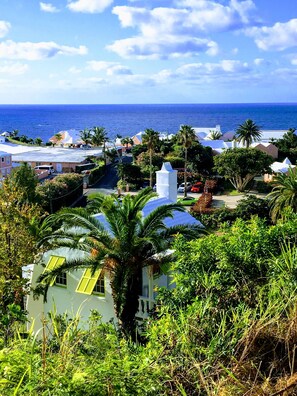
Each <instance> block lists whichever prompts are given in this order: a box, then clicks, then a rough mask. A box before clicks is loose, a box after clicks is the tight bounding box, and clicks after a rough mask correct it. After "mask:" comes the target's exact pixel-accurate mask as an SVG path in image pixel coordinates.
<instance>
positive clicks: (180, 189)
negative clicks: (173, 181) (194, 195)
mask: <svg viewBox="0 0 297 396" xmlns="http://www.w3.org/2000/svg"><path fill="white" fill-rule="evenodd" d="M191 187H192V184H191V183H190V182H187V186H186V190H187V191H190V190H191ZM177 192H180V193H183V192H185V183H182V184H180V186H179V187H178V189H177Z"/></svg>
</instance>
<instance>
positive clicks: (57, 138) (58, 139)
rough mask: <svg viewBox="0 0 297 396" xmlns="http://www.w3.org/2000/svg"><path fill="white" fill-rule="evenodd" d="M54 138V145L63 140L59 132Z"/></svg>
mask: <svg viewBox="0 0 297 396" xmlns="http://www.w3.org/2000/svg"><path fill="white" fill-rule="evenodd" d="M54 138H55V140H56V143H55V144H59V143H60V142H61V140H62V139H63V136H62V134H61V133H60V132H58V133H56V134H55V135H54Z"/></svg>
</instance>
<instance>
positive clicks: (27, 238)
mask: <svg viewBox="0 0 297 396" xmlns="http://www.w3.org/2000/svg"><path fill="white" fill-rule="evenodd" d="M26 198H27V196H26V195H22V194H20V189H19V188H18V186H16V184H15V180H14V181H13V182H11V180H10V178H8V179H6V180H5V181H4V182H3V183H2V186H1V188H0V257H1V260H0V337H1V336H3V338H4V340H5V342H7V340H8V337H9V336H10V335H11V331H12V326H13V323H14V322H15V321H18V320H19V319H22V320H24V318H25V317H24V304H23V298H24V296H25V295H26V294H27V293H28V279H24V278H23V273H22V267H23V265H24V264H29V263H32V262H33V261H34V258H35V255H36V253H37V248H36V243H35V242H36V233H35V230H36V229H37V228H38V223H39V219H40V218H41V216H42V213H41V211H40V210H39V208H38V207H37V206H36V205H33V204H31V203H30V202H28V200H27V199H26Z"/></svg>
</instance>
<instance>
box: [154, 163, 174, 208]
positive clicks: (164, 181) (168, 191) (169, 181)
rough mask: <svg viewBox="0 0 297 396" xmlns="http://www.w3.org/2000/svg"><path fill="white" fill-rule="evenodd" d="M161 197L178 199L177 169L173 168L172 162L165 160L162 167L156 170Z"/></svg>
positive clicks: (171, 199)
mask: <svg viewBox="0 0 297 396" xmlns="http://www.w3.org/2000/svg"><path fill="white" fill-rule="evenodd" d="M156 176H157V186H156V187H157V188H156V191H157V193H158V195H159V197H163V198H168V199H170V201H173V202H176V201H177V170H174V169H172V166H171V164H170V162H164V163H163V165H162V169H161V170H159V171H157V172H156Z"/></svg>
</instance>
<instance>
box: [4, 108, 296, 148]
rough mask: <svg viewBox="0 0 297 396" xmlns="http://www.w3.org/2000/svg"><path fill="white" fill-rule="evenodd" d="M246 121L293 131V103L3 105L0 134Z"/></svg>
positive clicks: (225, 127)
mask: <svg viewBox="0 0 297 396" xmlns="http://www.w3.org/2000/svg"><path fill="white" fill-rule="evenodd" d="M247 118H251V119H252V120H253V121H254V122H255V123H256V124H257V125H259V126H261V128H263V129H289V128H295V127H296V128H297V104H283V103H282V104H180V105H179V104H167V105H166V104H162V105H157V104H152V105H141V104H137V105H1V106H0V131H1V132H3V131H11V130H13V129H18V130H19V131H20V134H25V135H28V136H29V137H33V138H35V137H41V138H42V139H43V140H48V139H49V137H51V136H52V135H54V134H55V133H57V132H59V131H61V130H67V129H77V130H81V129H84V128H89V127H90V128H91V127H93V126H104V127H105V128H106V130H107V132H108V135H109V137H110V138H113V137H115V136H116V134H121V135H122V136H127V135H128V136H133V135H134V134H136V133H137V132H139V131H142V130H144V129H146V128H153V129H155V130H157V131H159V132H168V133H176V132H177V131H178V129H179V127H180V125H181V124H188V125H191V126H193V127H204V126H205V127H214V126H216V125H221V130H222V131H223V132H227V131H230V130H234V129H236V128H237V126H238V125H239V124H241V123H242V122H244V121H245V120H246V119H247Z"/></svg>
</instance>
